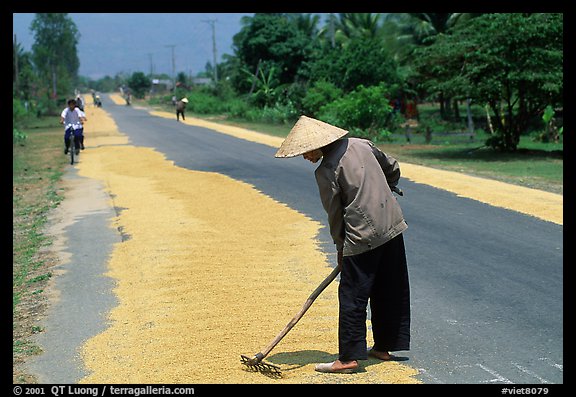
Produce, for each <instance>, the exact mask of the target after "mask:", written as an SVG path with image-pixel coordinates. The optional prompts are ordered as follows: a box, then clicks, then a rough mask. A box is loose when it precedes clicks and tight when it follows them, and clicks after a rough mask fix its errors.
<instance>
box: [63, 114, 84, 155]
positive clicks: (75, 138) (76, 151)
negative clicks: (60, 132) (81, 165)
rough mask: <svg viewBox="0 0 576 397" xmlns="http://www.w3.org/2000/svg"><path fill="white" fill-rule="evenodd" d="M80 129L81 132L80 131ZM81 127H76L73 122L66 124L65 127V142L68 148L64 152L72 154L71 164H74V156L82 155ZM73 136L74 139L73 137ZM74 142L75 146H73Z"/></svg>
mask: <svg viewBox="0 0 576 397" xmlns="http://www.w3.org/2000/svg"><path fill="white" fill-rule="evenodd" d="M78 131H80V133H78ZM81 131H82V130H81V129H75V128H74V125H73V124H70V123H69V124H66V127H65V129H64V142H65V144H66V149H65V151H64V153H66V154H70V164H71V165H73V164H74V157H75V156H78V155H80V139H81ZM71 138H72V139H71ZM72 142H74V146H73V147H72Z"/></svg>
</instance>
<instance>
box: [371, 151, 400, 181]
mask: <svg viewBox="0 0 576 397" xmlns="http://www.w3.org/2000/svg"><path fill="white" fill-rule="evenodd" d="M370 145H371V147H372V153H373V154H374V156H375V157H376V159H377V160H378V163H379V164H380V167H381V168H382V171H383V172H384V176H385V177H386V181H387V182H388V186H390V188H394V187H396V185H398V181H399V180H400V165H399V164H398V161H397V160H396V159H395V158H394V157H392V156H389V155H387V154H386V153H384V152H383V151H381V150H380V149H378V148H377V147H376V146H375V145H374V144H373V143H370Z"/></svg>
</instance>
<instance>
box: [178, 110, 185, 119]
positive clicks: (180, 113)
mask: <svg viewBox="0 0 576 397" xmlns="http://www.w3.org/2000/svg"><path fill="white" fill-rule="evenodd" d="M180 115H181V116H182V120H186V118H185V117H184V111H183V110H176V120H180Z"/></svg>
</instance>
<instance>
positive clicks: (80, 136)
mask: <svg viewBox="0 0 576 397" xmlns="http://www.w3.org/2000/svg"><path fill="white" fill-rule="evenodd" d="M87 120H88V119H87V118H86V114H85V113H84V112H83V111H82V110H80V109H79V108H78V106H77V103H76V100H75V99H70V100H68V107H66V108H65V109H64V110H62V113H61V114H60V124H64V154H68V150H70V149H71V148H70V144H71V139H70V138H71V137H72V136H73V137H74V150H76V154H78V153H79V152H80V149H82V150H84V123H85V122H86V121H87Z"/></svg>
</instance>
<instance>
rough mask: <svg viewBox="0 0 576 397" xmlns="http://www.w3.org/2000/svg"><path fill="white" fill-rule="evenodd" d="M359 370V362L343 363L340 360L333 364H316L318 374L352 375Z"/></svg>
mask: <svg viewBox="0 0 576 397" xmlns="http://www.w3.org/2000/svg"><path fill="white" fill-rule="evenodd" d="M357 368H358V361H356V360H352V361H347V362H342V361H340V360H336V361H333V362H331V363H325V364H316V368H315V370H316V371H318V372H328V373H340V374H351V373H353V372H354V371H355V370H356V369H357Z"/></svg>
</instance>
